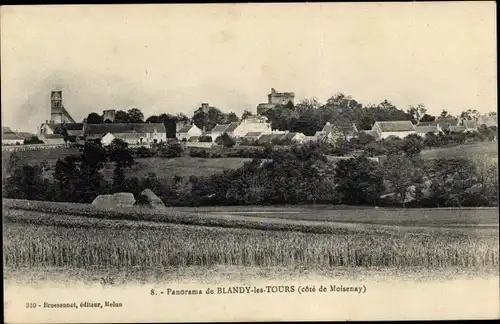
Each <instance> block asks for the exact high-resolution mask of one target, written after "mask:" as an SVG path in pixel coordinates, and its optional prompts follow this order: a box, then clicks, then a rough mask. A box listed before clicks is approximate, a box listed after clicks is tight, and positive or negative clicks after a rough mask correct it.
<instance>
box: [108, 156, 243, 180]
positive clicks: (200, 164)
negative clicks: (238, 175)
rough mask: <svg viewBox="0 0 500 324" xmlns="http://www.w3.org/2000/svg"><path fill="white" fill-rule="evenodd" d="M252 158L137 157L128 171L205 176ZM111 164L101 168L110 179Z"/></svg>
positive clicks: (165, 176)
mask: <svg viewBox="0 0 500 324" xmlns="http://www.w3.org/2000/svg"><path fill="white" fill-rule="evenodd" d="M251 160H252V159H243V158H213V159H212V158H193V157H189V156H183V157H178V158H174V159H167V158H138V159H135V162H136V164H135V165H134V166H133V167H132V169H131V170H130V172H129V173H127V175H128V176H130V177H139V178H141V177H143V176H145V175H146V174H147V173H148V172H154V173H156V175H157V177H158V178H160V179H161V178H170V179H171V178H173V177H174V176H176V175H177V176H181V177H188V176H191V175H194V176H207V175H211V174H214V173H218V172H222V171H223V170H225V169H238V168H240V167H242V166H243V164H244V163H245V162H247V161H251ZM113 168H114V167H113V165H111V164H109V165H107V166H106V168H105V169H104V170H103V173H104V175H105V176H106V177H109V179H111V177H112V173H113Z"/></svg>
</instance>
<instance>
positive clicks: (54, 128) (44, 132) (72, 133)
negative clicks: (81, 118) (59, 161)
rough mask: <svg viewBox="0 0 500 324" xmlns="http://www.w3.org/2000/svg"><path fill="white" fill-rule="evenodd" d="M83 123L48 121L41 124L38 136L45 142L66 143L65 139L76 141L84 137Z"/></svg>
mask: <svg viewBox="0 0 500 324" xmlns="http://www.w3.org/2000/svg"><path fill="white" fill-rule="evenodd" d="M83 125H84V124H83V123H54V122H53V121H46V122H45V123H43V124H42V125H41V126H40V129H39V132H38V138H39V139H40V140H41V141H43V142H44V143H45V144H64V143H65V139H66V141H69V142H76V141H78V140H80V139H83Z"/></svg>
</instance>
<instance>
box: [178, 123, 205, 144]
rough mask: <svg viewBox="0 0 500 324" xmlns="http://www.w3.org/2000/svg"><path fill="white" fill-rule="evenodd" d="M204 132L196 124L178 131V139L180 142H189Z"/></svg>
mask: <svg viewBox="0 0 500 324" xmlns="http://www.w3.org/2000/svg"><path fill="white" fill-rule="evenodd" d="M202 134H203V131H202V130H201V129H199V128H198V127H196V125H195V124H190V125H184V126H183V127H182V128H181V129H179V130H178V131H177V134H176V137H177V139H178V140H179V141H187V140H188V139H189V138H190V137H192V136H201V135H202Z"/></svg>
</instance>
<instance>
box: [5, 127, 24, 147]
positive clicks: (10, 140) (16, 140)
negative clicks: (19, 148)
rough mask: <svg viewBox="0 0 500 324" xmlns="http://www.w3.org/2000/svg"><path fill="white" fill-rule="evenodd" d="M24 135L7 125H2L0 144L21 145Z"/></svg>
mask: <svg viewBox="0 0 500 324" xmlns="http://www.w3.org/2000/svg"><path fill="white" fill-rule="evenodd" d="M23 143H24V137H23V136H21V135H19V134H18V133H16V132H14V131H12V129H10V128H9V127H2V145H21V144H23Z"/></svg>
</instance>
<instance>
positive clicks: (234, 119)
mask: <svg viewBox="0 0 500 324" xmlns="http://www.w3.org/2000/svg"><path fill="white" fill-rule="evenodd" d="M239 121H240V119H239V118H238V116H236V114H235V113H234V112H230V113H229V114H227V116H226V123H228V124H229V123H236V122H239Z"/></svg>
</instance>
